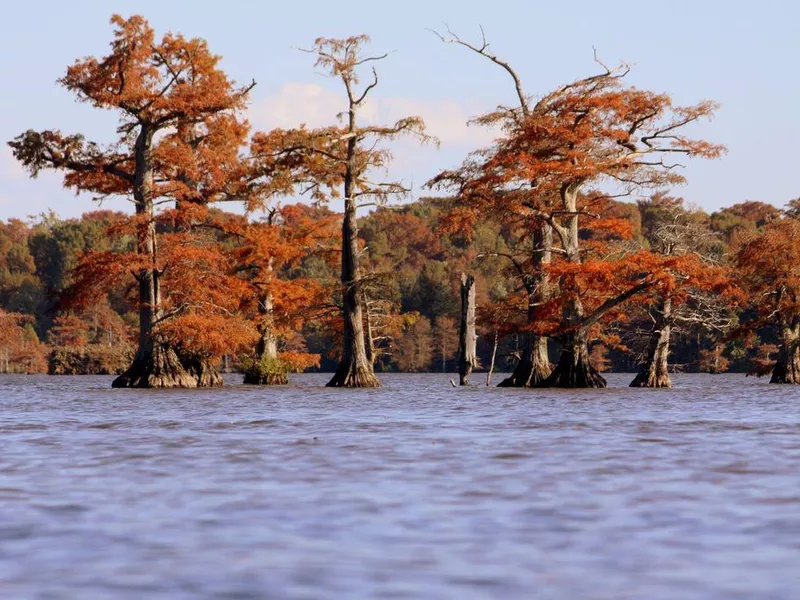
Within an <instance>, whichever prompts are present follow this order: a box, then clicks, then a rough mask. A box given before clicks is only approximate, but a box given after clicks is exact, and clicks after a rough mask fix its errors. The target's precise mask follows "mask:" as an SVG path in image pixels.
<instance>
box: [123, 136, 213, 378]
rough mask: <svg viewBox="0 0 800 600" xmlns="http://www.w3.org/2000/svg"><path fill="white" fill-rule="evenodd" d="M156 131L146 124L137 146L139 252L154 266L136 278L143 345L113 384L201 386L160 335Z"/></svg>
mask: <svg viewBox="0 0 800 600" xmlns="http://www.w3.org/2000/svg"><path fill="white" fill-rule="evenodd" d="M153 133H154V132H153V130H152V129H151V128H150V127H149V126H148V125H142V126H141V129H140V131H139V135H138V137H137V138H136V145H135V156H136V164H135V172H134V185H133V199H134V202H135V205H136V214H137V215H139V216H142V217H144V218H146V221H144V222H141V223H140V224H139V225H138V231H137V240H136V251H137V253H138V254H139V255H144V256H146V257H148V258H149V260H150V262H151V263H152V264H153V266H152V267H150V268H146V269H142V270H141V271H139V272H138V273H137V275H136V277H137V279H138V281H139V346H138V349H137V351H136V355H135V356H134V359H133V364H131V366H130V367H128V369H127V370H126V371H125V372H124V373H123V374H122V375H120V376H119V377H117V378H116V379H115V380H114V381H113V382H112V384H111V386H112V387H116V388H122V387H135V388H155V387H159V388H160V387H164V388H169V387H187V388H191V387H197V386H198V379H197V378H196V376H194V375H192V374H191V373H189V372H188V371H187V370H186V369H185V368H184V366H183V364H182V363H181V361H180V359H179V358H178V355H177V354H176V353H175V350H174V349H173V348H171V347H170V346H169V345H168V344H167V342H166V341H165V340H163V339H161V337H160V336H159V335H158V334H157V332H156V324H157V323H158V321H159V320H160V319H161V317H162V316H163V315H162V312H161V288H160V285H159V283H160V282H159V278H160V276H161V274H160V273H159V271H158V269H157V267H156V257H157V244H156V225H155V222H154V221H153V197H152V189H153V169H152V166H151V165H152V163H151V151H152V143H153Z"/></svg>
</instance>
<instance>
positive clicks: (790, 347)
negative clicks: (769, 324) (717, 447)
mask: <svg viewBox="0 0 800 600" xmlns="http://www.w3.org/2000/svg"><path fill="white" fill-rule="evenodd" d="M769 382H770V383H800V324H799V323H793V324H791V325H784V326H783V327H782V328H781V346H780V349H779V351H778V361H777V362H776V363H775V368H774V369H773V370H772V378H771V379H770V380H769Z"/></svg>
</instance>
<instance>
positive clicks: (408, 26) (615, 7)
mask: <svg viewBox="0 0 800 600" xmlns="http://www.w3.org/2000/svg"><path fill="white" fill-rule="evenodd" d="M114 12H118V13H121V14H123V15H125V16H128V15H130V14H135V13H138V14H142V15H144V16H145V17H146V18H148V19H149V20H150V22H151V23H152V24H153V26H154V27H155V28H156V30H157V32H158V33H163V32H165V31H167V30H172V31H176V32H181V33H184V34H185V35H187V36H200V37H204V38H206V39H207V40H208V42H209V45H210V47H211V49H212V51H214V52H215V53H218V54H221V55H222V56H223V57H224V60H223V67H224V68H225V69H226V70H227V71H228V72H229V73H230V74H231V76H232V77H234V78H235V79H237V80H238V81H241V82H245V81H249V80H250V79H255V80H256V81H257V82H258V85H257V87H256V88H255V90H254V93H253V108H252V110H251V120H252V122H253V123H254V125H256V126H258V127H262V128H263V127H269V126H275V125H283V126H287V125H292V124H296V123H297V122H298V121H299V120H306V121H308V122H309V124H311V125H316V124H320V123H321V122H325V121H327V120H328V115H331V116H332V115H333V114H335V112H336V110H337V108H336V96H335V95H334V94H335V93H336V92H337V91H338V88H337V87H336V85H335V82H331V81H329V80H327V79H325V78H323V77H321V76H320V75H318V74H315V73H314V71H313V69H312V59H311V58H310V57H309V56H308V55H306V54H303V53H301V52H299V51H297V50H296V48H297V47H300V46H304V45H307V44H309V43H310V42H311V41H312V40H313V39H314V38H315V37H317V36H328V37H333V36H345V35H351V34H354V33H362V32H363V33H368V34H369V35H371V36H372V39H373V48H374V49H375V51H376V52H378V51H380V52H382V51H394V52H393V53H392V54H391V56H390V57H389V59H387V60H386V61H383V63H381V64H380V65H379V69H380V73H381V78H382V82H381V86H380V88H379V89H378V91H377V92H378V93H377V94H376V99H377V102H376V103H375V105H374V106H373V107H372V109H371V110H373V111H374V114H375V115H377V116H378V118H389V117H394V116H399V115H400V114H403V113H406V112H411V113H414V112H421V113H423V116H426V117H428V118H429V121H430V126H431V128H432V129H433V132H434V133H438V134H440V135H441V137H442V140H443V143H442V146H441V149H440V150H434V149H431V148H428V149H423V150H421V151H419V150H416V149H414V148H413V147H411V146H409V145H407V144H403V145H401V146H400V147H398V148H397V151H396V155H397V166H396V167H395V168H394V170H393V173H392V174H393V175H396V176H398V177H401V178H402V179H403V180H404V181H406V182H408V183H411V184H413V185H414V187H415V195H416V194H418V193H419V192H420V190H419V187H420V185H421V183H423V182H424V181H425V180H426V179H428V178H429V177H430V176H431V175H433V174H434V173H435V172H436V171H437V170H438V169H440V168H447V167H452V166H455V165H457V164H458V163H459V162H460V160H461V159H462V158H463V156H464V155H465V154H466V152H468V151H469V150H470V149H472V148H473V147H475V145H476V144H482V143H484V142H485V141H486V139H487V136H486V134H485V133H483V132H480V131H476V130H475V129H474V128H470V129H465V128H464V127H463V126H462V122H463V121H464V120H465V119H466V118H467V117H469V116H472V115H474V114H476V113H478V112H480V111H481V110H484V109H487V108H491V107H493V106H494V105H496V104H498V103H502V102H512V101H513V88H512V87H511V85H510V82H509V80H508V78H507V76H505V74H504V73H503V72H501V71H500V70H499V69H498V68H497V67H495V66H494V65H491V64H490V63H489V62H488V61H486V60H482V59H480V58H479V57H476V56H474V55H472V54H471V53H468V52H466V51H464V50H463V49H459V48H456V47H455V46H451V45H444V44H441V43H440V42H439V41H438V40H437V39H436V38H435V37H434V36H433V35H431V33H430V32H428V31H426V28H441V27H442V26H443V23H445V22H447V23H448V24H449V25H450V27H451V28H452V29H453V30H455V31H456V32H458V33H460V34H461V35H462V36H463V37H465V38H470V39H476V37H475V36H477V35H478V25H479V24H480V25H483V27H484V29H485V31H486V33H487V36H488V38H489V40H490V41H491V43H492V48H493V49H494V51H495V52H496V53H497V54H499V55H500V56H502V57H504V58H507V59H508V60H509V61H511V62H512V64H514V65H515V66H516V67H517V69H518V71H519V72H520V74H521V75H522V77H523V79H524V82H525V87H526V91H527V92H528V93H530V94H534V95H535V94H539V93H543V92H545V91H547V90H549V89H551V88H552V87H554V86H556V85H558V84H559V83H562V82H565V81H568V80H572V79H574V78H576V77H579V76H583V75H586V74H588V73H591V72H593V64H592V46H595V47H596V48H597V50H598V53H599V55H600V56H601V57H602V58H603V59H604V60H605V61H606V62H615V61H618V60H624V61H627V62H630V63H633V64H634V69H633V72H632V73H631V76H630V81H631V83H633V84H635V85H637V86H639V87H646V88H650V89H654V90H657V91H666V92H670V93H671V94H673V96H674V97H675V99H676V100H677V101H678V102H683V103H691V102H695V101H698V100H701V99H706V98H709V99H713V100H716V101H718V102H720V103H721V104H722V109H721V110H720V112H719V114H718V116H717V118H716V119H715V120H714V121H713V122H711V123H708V124H703V125H701V126H698V127H697V129H696V132H695V133H697V134H699V135H703V136H705V137H707V138H709V139H711V140H713V141H718V142H722V143H725V144H727V145H728V147H729V153H728V155H727V156H725V157H723V158H722V159H721V160H718V161H714V162H705V161H704V162H698V163H695V164H692V165H690V167H689V168H688V169H687V170H686V174H687V176H688V177H689V180H690V181H689V184H688V185H687V186H685V187H683V188H681V189H680V190H676V191H677V193H679V194H681V195H683V196H684V197H685V198H687V200H689V201H690V202H693V203H695V204H698V205H700V206H702V207H703V208H705V209H707V210H713V209H715V208H718V207H720V206H723V205H728V204H732V203H735V202H741V201H744V200H764V201H767V202H771V203H773V204H776V205H782V204H784V203H785V202H786V201H788V200H790V199H791V198H793V197H797V196H798V195H800V184H798V183H796V181H795V172H796V169H797V166H798V162H800V161H798V154H800V153H799V152H798V145H800V77H798V75H797V73H798V64H799V63H800V35H798V25H800V3H797V2H791V1H788V0H786V1H781V0H762V1H760V2H743V1H738V0H733V1H728V2H725V1H721V0H708V1H701V0H695V1H694V2H691V1H685V0H675V1H671V2H667V1H664V2H647V1H642V0H638V1H632V0H607V1H588V0H573V1H572V2H563V3H562V2H552V1H547V2H544V1H539V0H531V1H529V2H524V1H521V0H520V1H516V2H514V1H502V0H495V1H493V2H486V1H485V0H484V1H475V0H443V1H433V0H428V1H419V0H404V1H403V2H397V3H388V2H379V1H377V0H375V1H373V2H362V1H359V2H346V1H340V2H330V1H319V0H306V1H295V2H280V3H278V2H266V1H264V2H259V1H256V0H227V1H225V2H220V1H214V2H210V1H204V0H192V1H189V0H169V1H167V0H158V1H153V0H139V1H136V2H131V1H122V0H72V1H70V2H63V1H55V0H52V1H44V0H29V1H27V2H13V3H12V2H6V3H3V15H2V20H0V56H1V57H2V61H0V70H1V73H0V80H2V81H3V86H4V91H3V94H2V95H0V115H2V116H1V117H0V139H2V140H3V141H4V142H5V141H7V140H9V139H11V138H12V137H13V136H15V135H16V134H18V133H20V132H21V131H24V130H25V129H28V128H34V129H43V128H60V129H62V130H63V131H65V132H78V131H82V132H86V133H87V134H88V135H89V136H90V137H93V138H95V139H98V140H100V141H103V140H106V139H109V137H110V136H111V134H112V133H113V119H111V118H110V116H109V115H107V114H97V111H95V110H93V109H91V108H89V107H87V106H85V105H77V104H76V103H75V102H74V101H73V98H72V97H71V95H70V94H69V93H67V92H66V91H65V90H63V89H61V88H60V87H59V86H57V85H56V84H55V80H56V79H57V78H58V77H60V76H61V75H62V74H63V73H64V70H65V68H66V66H67V65H68V64H70V63H71V62H72V61H73V60H74V59H76V58H78V57H80V56H84V55H89V54H93V55H103V54H104V53H105V52H106V50H107V48H108V42H109V41H110V39H111V29H110V27H109V24H108V20H109V17H110V15H111V14H112V13H114ZM110 206H111V207H113V208H124V207H125V204H124V203H111V205H110ZM47 208H53V209H54V210H55V211H56V212H57V213H59V214H60V215H62V216H76V215H79V214H80V213H81V212H84V211H86V210H90V209H92V202H91V199H90V198H89V197H78V198H76V197H75V196H74V195H73V194H72V192H69V191H65V190H63V189H62V188H61V186H60V178H58V177H56V176H52V175H46V176H42V177H40V178H39V179H38V180H29V179H28V178H27V177H26V176H25V175H24V174H23V173H21V172H20V171H19V169H18V168H17V167H16V165H15V164H14V162H13V159H12V158H11V156H10V153H9V151H8V149H7V148H6V147H5V145H4V146H3V148H2V149H0V218H8V217H25V216H26V215H31V214H36V213H38V212H41V211H44V210H46V209H47Z"/></svg>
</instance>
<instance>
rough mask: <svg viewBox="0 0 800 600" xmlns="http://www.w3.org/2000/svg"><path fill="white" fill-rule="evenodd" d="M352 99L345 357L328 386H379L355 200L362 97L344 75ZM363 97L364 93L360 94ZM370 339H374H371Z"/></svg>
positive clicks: (346, 182) (344, 222)
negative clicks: (367, 332) (370, 350)
mask: <svg viewBox="0 0 800 600" xmlns="http://www.w3.org/2000/svg"><path fill="white" fill-rule="evenodd" d="M343 80H344V82H345V87H346V88H347V96H348V98H349V108H348V133H349V134H350V138H349V139H348V140H347V161H346V164H345V173H344V217H343V219H342V273H341V281H342V317H343V321H344V323H343V328H342V359H341V362H340V363H339V368H338V369H337V370H336V373H334V375H333V378H331V380H330V381H329V382H328V383H327V386H328V387H380V385H381V384H380V382H379V381H378V378H377V377H375V372H374V370H373V369H374V367H373V364H372V361H371V360H370V358H369V356H368V355H367V347H366V338H365V336H364V314H365V312H364V294H363V289H362V282H361V272H360V271H359V267H358V221H357V220H356V209H357V208H358V205H357V201H356V193H357V189H356V187H357V181H356V174H357V173H358V164H357V157H356V152H357V144H358V141H357V136H356V135H355V133H356V130H357V126H356V110H357V108H358V105H359V102H360V100H357V99H356V98H355V96H354V95H353V91H352V89H351V87H350V85H351V80H348V79H347V78H343ZM361 98H362V99H363V98H364V96H362V97H361ZM370 341H371V340H370Z"/></svg>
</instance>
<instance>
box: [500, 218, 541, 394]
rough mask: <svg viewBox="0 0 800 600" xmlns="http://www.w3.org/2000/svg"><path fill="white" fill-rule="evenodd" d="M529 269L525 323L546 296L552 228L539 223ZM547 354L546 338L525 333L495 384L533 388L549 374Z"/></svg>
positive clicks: (532, 318) (531, 320)
mask: <svg viewBox="0 0 800 600" xmlns="http://www.w3.org/2000/svg"><path fill="white" fill-rule="evenodd" d="M533 245H534V247H533V255H532V270H533V274H532V276H531V279H530V281H529V282H528V283H527V287H528V326H529V327H530V326H533V325H534V324H535V323H536V321H537V319H538V310H539V306H541V304H542V303H543V302H545V301H546V300H547V299H548V295H549V291H550V290H549V288H550V286H549V281H548V279H547V274H546V273H545V271H544V266H545V265H547V264H549V263H550V261H551V259H552V248H553V229H552V227H550V225H548V224H547V223H545V222H541V223H540V225H539V227H538V228H537V229H536V230H535V231H534V236H533ZM551 371H552V368H551V366H550V357H549V356H548V352H547V338H546V337H544V336H541V335H536V334H534V333H530V332H528V333H526V334H525V345H524V347H523V351H522V356H521V357H520V361H519V362H518V363H517V366H516V367H515V368H514V371H513V373H511V376H510V377H507V378H506V379H504V380H503V381H501V382H500V383H499V384H498V385H497V386H498V387H536V386H537V385H539V384H540V383H542V382H543V381H544V380H545V379H547V377H548V376H549V375H550V373H551Z"/></svg>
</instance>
